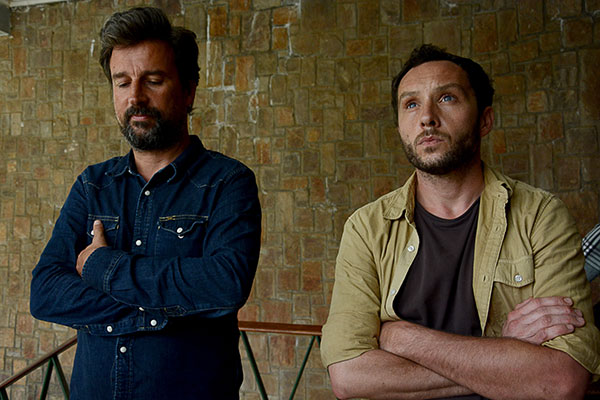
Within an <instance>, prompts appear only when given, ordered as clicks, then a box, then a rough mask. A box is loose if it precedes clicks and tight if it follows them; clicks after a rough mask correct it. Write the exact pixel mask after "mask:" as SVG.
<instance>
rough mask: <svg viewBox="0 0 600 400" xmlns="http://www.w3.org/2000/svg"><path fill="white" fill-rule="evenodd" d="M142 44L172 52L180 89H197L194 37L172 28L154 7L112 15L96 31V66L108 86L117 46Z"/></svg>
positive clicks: (192, 33)
mask: <svg viewBox="0 0 600 400" xmlns="http://www.w3.org/2000/svg"><path fill="white" fill-rule="evenodd" d="M146 40H161V41H164V42H165V43H167V44H168V45H169V46H171V48H172V49H173V52H174V54H175V67H176V68H177V74H178V75H179V81H180V82H181V85H182V86H183V87H184V88H185V89H188V90H192V88H193V87H195V86H197V85H198V81H199V77H200V75H199V72H198V71H199V70H200V68H199V67H198V44H197V43H196V34H195V33H194V32H192V31H190V30H188V29H185V28H183V27H180V26H172V25H171V22H169V18H167V16H166V15H165V13H164V12H163V11H162V10H160V9H158V8H154V7H136V8H132V9H130V10H127V11H122V12H116V13H114V14H113V15H111V17H110V18H109V19H108V20H107V21H106V22H105V23H104V26H103V27H102V30H101V31H100V43H101V46H102V49H101V50H100V65H102V69H103V70H104V74H105V75H106V77H107V78H108V81H109V82H111V83H112V76H111V73H110V57H111V56H112V52H113V49H114V48H115V47H118V46H125V47H127V46H134V45H136V44H138V43H141V42H143V41H146Z"/></svg>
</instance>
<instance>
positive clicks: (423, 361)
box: [382, 321, 589, 399]
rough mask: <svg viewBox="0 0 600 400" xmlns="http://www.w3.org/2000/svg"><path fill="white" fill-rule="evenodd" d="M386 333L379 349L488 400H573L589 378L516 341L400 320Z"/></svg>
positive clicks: (565, 361) (565, 360)
mask: <svg viewBox="0 0 600 400" xmlns="http://www.w3.org/2000/svg"><path fill="white" fill-rule="evenodd" d="M386 329H387V332H385V337H384V338H383V340H382V349H384V350H386V351H390V352H392V353H394V354H396V355H398V356H400V357H402V358H406V359H408V360H411V361H413V362H415V363H417V364H419V365H422V366H423V367H425V368H428V369H431V370H432V371H434V372H436V373H438V374H440V375H442V376H444V377H446V378H448V379H450V380H451V381H453V382H457V383H458V384H460V385H462V386H465V387H468V388H470V389H471V390H472V391H473V392H475V393H479V394H481V395H483V396H486V397H489V398H494V399H502V398H507V399H534V398H544V399H552V398H562V399H564V398H569V399H577V398H581V397H582V396H583V393H584V392H585V387H586V384H587V380H588V378H589V374H588V372H587V371H586V370H585V369H584V368H583V367H582V366H581V365H579V364H578V363H577V362H576V361H574V360H573V359H572V358H571V357H570V356H569V355H567V354H566V353H563V352H560V351H557V350H553V349H550V348H545V347H542V346H536V345H533V344H530V343H525V342H523V341H520V340H517V339H506V338H474V337H466V336H460V335H453V334H447V333H443V332H439V331H435V330H432V329H428V328H425V327H422V326H420V325H416V324H411V323H408V322H405V321H399V322H395V323H393V324H392V325H391V326H388V327H386Z"/></svg>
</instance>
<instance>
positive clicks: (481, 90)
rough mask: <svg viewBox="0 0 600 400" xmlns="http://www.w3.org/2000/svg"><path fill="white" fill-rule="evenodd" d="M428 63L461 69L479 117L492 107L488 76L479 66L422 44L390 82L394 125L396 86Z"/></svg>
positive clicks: (396, 98) (442, 50) (490, 83)
mask: <svg viewBox="0 0 600 400" xmlns="http://www.w3.org/2000/svg"><path fill="white" fill-rule="evenodd" d="M430 61H450V62H453V63H454V64H456V65H458V66H459V67H461V68H462V69H463V70H464V71H465V72H466V73H467V77H468V79H469V83H470V84H471V87H472V88H473V91H475V98H476V99H477V114H478V115H479V116H481V113H482V112H483V110H485V108H486V107H488V106H491V105H492V101H493V98H494V88H493V87H492V81H491V79H490V77H489V76H488V74H487V73H486V72H485V71H484V70H483V68H482V67H481V65H479V64H477V63H476V62H475V61H473V60H471V59H469V58H465V57H460V56H457V55H454V54H450V53H448V52H447V51H446V50H445V49H441V48H439V47H437V46H434V45H432V44H424V45H422V46H421V47H417V48H415V49H414V50H413V51H412V52H411V53H410V57H409V58H408V61H406V63H405V64H404V66H403V67H402V70H401V71H400V72H399V73H398V75H396V76H395V77H394V79H393V80H392V107H393V108H394V115H395V116H396V124H397V123H398V86H400V81H401V80H402V78H404V75H406V74H407V73H408V71H410V70H411V69H413V68H415V67H418V66H419V65H421V64H425V63H426V62H430Z"/></svg>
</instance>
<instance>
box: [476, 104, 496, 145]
mask: <svg viewBox="0 0 600 400" xmlns="http://www.w3.org/2000/svg"><path fill="white" fill-rule="evenodd" d="M493 127H494V109H493V108H492V106H487V107H486V108H485V109H484V110H483V112H482V113H481V117H479V136H480V137H484V136H485V135H487V134H488V133H490V131H491V130H492V128H493Z"/></svg>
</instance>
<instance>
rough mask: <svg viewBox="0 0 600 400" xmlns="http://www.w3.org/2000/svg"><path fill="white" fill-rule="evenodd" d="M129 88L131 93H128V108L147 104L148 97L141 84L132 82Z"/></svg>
mask: <svg viewBox="0 0 600 400" xmlns="http://www.w3.org/2000/svg"><path fill="white" fill-rule="evenodd" d="M130 87H131V91H130V92H129V99H128V102H129V105H130V106H137V105H143V104H147V103H148V96H147V95H146V92H145V91H144V87H143V85H142V84H141V83H138V82H133V83H132V84H131V86H130Z"/></svg>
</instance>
